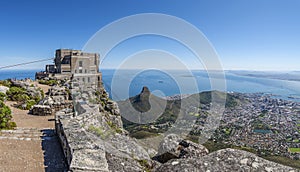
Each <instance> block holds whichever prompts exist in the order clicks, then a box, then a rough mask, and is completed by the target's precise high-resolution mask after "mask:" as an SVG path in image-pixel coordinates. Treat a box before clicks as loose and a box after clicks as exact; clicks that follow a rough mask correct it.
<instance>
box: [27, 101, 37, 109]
mask: <svg viewBox="0 0 300 172" xmlns="http://www.w3.org/2000/svg"><path fill="white" fill-rule="evenodd" d="M35 104H36V101H35V100H28V101H27V102H26V110H30V109H31V107H32V106H33V105H35Z"/></svg>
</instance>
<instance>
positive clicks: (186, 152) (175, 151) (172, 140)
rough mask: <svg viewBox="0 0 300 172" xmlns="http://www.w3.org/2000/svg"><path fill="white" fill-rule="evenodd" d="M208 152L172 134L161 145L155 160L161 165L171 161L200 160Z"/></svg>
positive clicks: (202, 147) (200, 146) (198, 145)
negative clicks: (180, 159) (181, 159)
mask: <svg viewBox="0 0 300 172" xmlns="http://www.w3.org/2000/svg"><path fill="white" fill-rule="evenodd" d="M208 152H209V151H208V150H207V149H206V148H205V147H204V146H202V145H200V144H196V143H193V142H191V141H189V140H184V139H182V138H180V137H179V136H178V135H175V134H170V135H168V136H166V137H165V138H164V139H163V141H162V142H161V143H160V145H159V148H158V153H157V155H156V156H155V157H154V158H153V159H155V160H157V161H159V162H161V163H165V162H167V161H169V160H171V159H179V158H199V157H202V156H204V155H207V154H208Z"/></svg>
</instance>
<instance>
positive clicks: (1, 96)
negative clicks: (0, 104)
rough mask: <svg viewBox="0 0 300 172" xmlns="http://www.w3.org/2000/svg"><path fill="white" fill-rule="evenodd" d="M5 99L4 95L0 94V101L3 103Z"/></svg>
mask: <svg viewBox="0 0 300 172" xmlns="http://www.w3.org/2000/svg"><path fill="white" fill-rule="evenodd" d="M5 99H6V94H4V93H1V92H0V101H4V100H5Z"/></svg>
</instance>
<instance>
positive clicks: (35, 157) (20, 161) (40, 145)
mask: <svg viewBox="0 0 300 172" xmlns="http://www.w3.org/2000/svg"><path fill="white" fill-rule="evenodd" d="M35 84H37V83H35ZM37 85H38V86H39V87H40V88H42V89H43V91H44V92H45V93H46V92H47V90H48V89H49V86H44V85H40V84H37ZM5 104H6V105H8V106H9V107H10V108H11V110H12V116H13V121H15V122H16V124H17V128H16V129H15V130H6V131H0V152H1V153H0V172H27V171H28V172H35V171H36V172H41V171H49V172H50V171H58V172H59V171H65V169H66V168H65V163H64V158H63V154H62V151H61V147H60V145H59V142H58V139H57V136H56V135H55V132H54V128H55V126H54V116H34V115H30V114H28V111H27V110H20V109H17V108H15V107H13V105H14V104H15V102H11V101H7V102H5Z"/></svg>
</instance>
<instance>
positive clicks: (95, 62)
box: [94, 56, 97, 65]
mask: <svg viewBox="0 0 300 172" xmlns="http://www.w3.org/2000/svg"><path fill="white" fill-rule="evenodd" d="M94 64H95V65H97V56H95V60H94Z"/></svg>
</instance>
